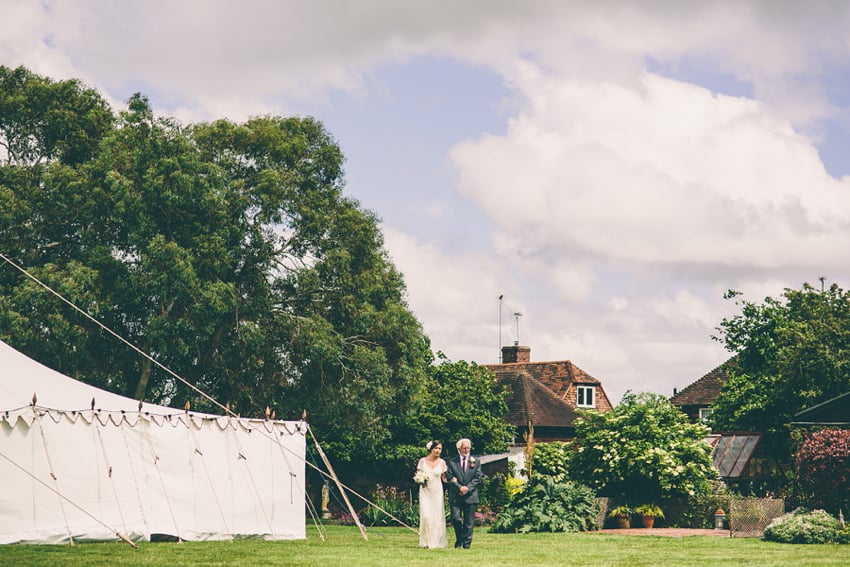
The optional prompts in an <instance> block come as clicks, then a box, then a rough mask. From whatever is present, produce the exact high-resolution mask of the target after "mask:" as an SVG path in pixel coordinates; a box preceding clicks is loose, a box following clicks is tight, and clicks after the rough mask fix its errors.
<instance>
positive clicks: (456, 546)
mask: <svg viewBox="0 0 850 567" xmlns="http://www.w3.org/2000/svg"><path fill="white" fill-rule="evenodd" d="M458 547H460V542H459V541H456V542H455V549H457V548H458Z"/></svg>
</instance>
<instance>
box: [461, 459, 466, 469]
mask: <svg viewBox="0 0 850 567" xmlns="http://www.w3.org/2000/svg"><path fill="white" fill-rule="evenodd" d="M460 468H461V469H463V472H466V457H463V458H462V459H461V460H460Z"/></svg>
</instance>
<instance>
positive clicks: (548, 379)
mask: <svg viewBox="0 0 850 567" xmlns="http://www.w3.org/2000/svg"><path fill="white" fill-rule="evenodd" d="M487 368H489V369H490V370H491V371H493V372H496V373H499V372H515V373H520V372H525V373H527V374H528V375H529V376H531V377H532V378H534V379H535V380H537V381H538V382H540V383H541V384H543V385H544V386H546V387H547V388H549V389H550V390H551V391H552V392H554V393H555V395H556V396H558V397H559V398H561V399H567V394H568V393H569V389H570V386H572V385H574V384H587V385H591V386H600V385H601V383H600V382H599V380H597V379H596V378H594V377H593V376H591V375H590V374H588V373H587V372H585V371H584V370H582V369H581V368H579V367H578V366H576V365H575V364H573V363H572V362H570V361H569V360H557V361H554V362H510V363H505V364H488V365H487Z"/></svg>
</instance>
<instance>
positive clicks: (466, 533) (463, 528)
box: [446, 439, 482, 549]
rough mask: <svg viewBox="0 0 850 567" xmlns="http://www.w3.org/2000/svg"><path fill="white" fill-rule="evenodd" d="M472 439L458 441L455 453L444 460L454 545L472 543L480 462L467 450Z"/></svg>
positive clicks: (463, 545)
mask: <svg viewBox="0 0 850 567" xmlns="http://www.w3.org/2000/svg"><path fill="white" fill-rule="evenodd" d="M471 449H472V442H471V441H470V440H469V439H461V440H460V441H458V442H457V452H458V454H457V456H456V457H452V458H451V459H449V460H448V462H447V463H446V466H447V467H448V470H447V471H446V482H447V483H448V487H449V511H450V512H451V518H452V527H453V528H454V529H455V547H463V548H464V549H469V546H470V545H472V526H473V525H474V523H475V509H476V508H477V507H478V485H480V484H481V480H482V474H481V463H479V462H478V459H476V458H475V457H473V456H472V455H470V454H469V452H470V450H471Z"/></svg>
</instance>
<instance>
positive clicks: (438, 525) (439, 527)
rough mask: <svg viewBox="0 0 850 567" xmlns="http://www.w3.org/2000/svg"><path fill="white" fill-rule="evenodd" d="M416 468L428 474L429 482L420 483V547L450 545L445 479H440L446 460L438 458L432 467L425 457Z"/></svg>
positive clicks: (444, 470)
mask: <svg viewBox="0 0 850 567" xmlns="http://www.w3.org/2000/svg"><path fill="white" fill-rule="evenodd" d="M416 470H418V471H422V472H424V473H425V474H426V475H428V483H427V484H424V485H423V484H420V485H419V547H429V548H431V547H448V542H447V540H446V509H445V505H444V503H443V481H442V480H441V479H440V477H441V476H442V475H443V473H445V472H446V461H444V460H443V459H438V460H437V462H436V463H434V465H433V468H432V467H431V466H429V465H428V461H426V460H425V458H424V457H423V458H421V459H419V464H418V465H416Z"/></svg>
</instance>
